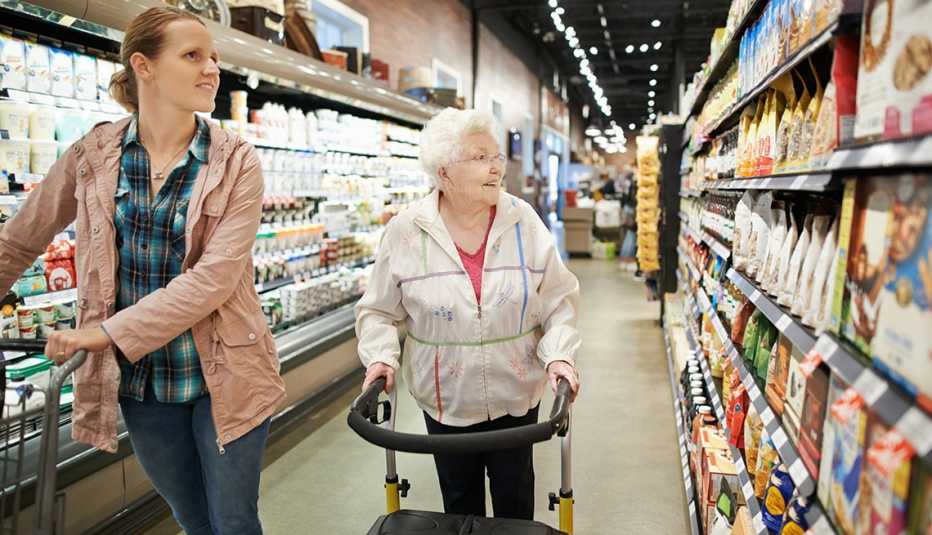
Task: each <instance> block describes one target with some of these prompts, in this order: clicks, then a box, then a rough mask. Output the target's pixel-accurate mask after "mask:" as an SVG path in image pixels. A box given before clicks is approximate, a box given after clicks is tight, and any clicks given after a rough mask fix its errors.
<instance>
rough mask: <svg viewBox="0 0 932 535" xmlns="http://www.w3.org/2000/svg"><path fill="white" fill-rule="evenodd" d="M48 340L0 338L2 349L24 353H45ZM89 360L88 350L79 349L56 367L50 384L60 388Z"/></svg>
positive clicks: (53, 387) (0, 347)
mask: <svg viewBox="0 0 932 535" xmlns="http://www.w3.org/2000/svg"><path fill="white" fill-rule="evenodd" d="M47 342H48V340H42V339H37V340H25V339H3V340H0V351H22V352H23V353H44V352H45V344H46V343H47ZM85 360H87V352H86V351H84V350H79V351H77V352H76V353H75V354H74V356H73V357H71V358H70V359H68V360H67V361H65V362H64V363H63V364H61V365H60V366H56V367H55V372H54V373H53V377H52V379H53V381H52V383H51V384H50V385H49V386H50V388H51V389H53V390H60V389H61V386H62V383H64V381H65V379H66V378H67V377H68V376H69V375H71V374H72V373H73V372H74V371H75V370H77V369H78V368H80V367H81V365H82V364H84V361H85Z"/></svg>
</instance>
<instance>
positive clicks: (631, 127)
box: [628, 123, 637, 130]
mask: <svg viewBox="0 0 932 535" xmlns="http://www.w3.org/2000/svg"><path fill="white" fill-rule="evenodd" d="M628 128H630V129H631V130H634V129H635V128H637V125H635V124H634V123H631V124H629V125H628Z"/></svg>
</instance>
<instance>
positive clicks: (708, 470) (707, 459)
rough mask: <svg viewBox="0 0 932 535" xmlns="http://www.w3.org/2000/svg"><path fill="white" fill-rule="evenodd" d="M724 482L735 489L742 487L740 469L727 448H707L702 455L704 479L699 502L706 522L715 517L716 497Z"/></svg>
mask: <svg viewBox="0 0 932 535" xmlns="http://www.w3.org/2000/svg"><path fill="white" fill-rule="evenodd" d="M723 482H727V484H728V486H729V487H730V488H733V489H737V488H741V485H740V483H739V482H738V469H737V467H736V466H735V463H734V460H732V458H731V453H730V452H729V451H727V450H712V449H710V450H706V451H705V454H704V455H703V456H702V480H701V487H700V488H701V491H700V494H699V504H700V506H701V507H702V510H703V511H704V512H705V518H704V520H705V523H706V526H708V523H709V520H710V519H711V518H714V515H710V514H709V513H710V512H714V509H715V503H716V499H717V498H718V495H719V492H720V491H721V488H722V484H723ZM739 496H741V494H740V493H739Z"/></svg>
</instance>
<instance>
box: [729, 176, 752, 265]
mask: <svg viewBox="0 0 932 535" xmlns="http://www.w3.org/2000/svg"><path fill="white" fill-rule="evenodd" d="M752 206H754V194H752V193H751V192H750V191H745V192H744V195H742V196H741V200H739V201H738V205H737V206H735V239H734V240H733V241H732V245H731V247H732V258H733V263H734V266H735V269H737V270H739V271H744V270H746V269H747V263H748V241H749V238H750V229H751V207H752Z"/></svg>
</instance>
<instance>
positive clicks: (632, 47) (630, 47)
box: [625, 45, 634, 54]
mask: <svg viewBox="0 0 932 535" xmlns="http://www.w3.org/2000/svg"><path fill="white" fill-rule="evenodd" d="M625 52H627V53H628V54H630V53H632V52H634V45H628V46H626V47H625Z"/></svg>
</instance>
